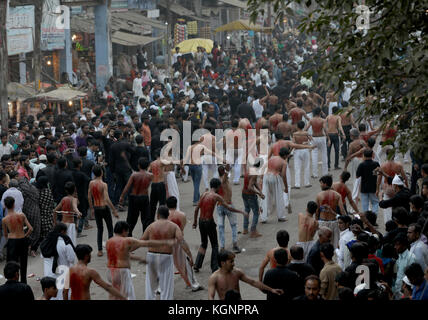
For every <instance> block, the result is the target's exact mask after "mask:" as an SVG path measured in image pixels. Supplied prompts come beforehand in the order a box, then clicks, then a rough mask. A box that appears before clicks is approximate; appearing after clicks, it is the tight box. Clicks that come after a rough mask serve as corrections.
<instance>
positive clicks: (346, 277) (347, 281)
mask: <svg viewBox="0 0 428 320" xmlns="http://www.w3.org/2000/svg"><path fill="white" fill-rule="evenodd" d="M334 281H336V282H337V284H338V285H339V286H344V287H348V288H351V287H352V286H353V285H352V278H351V274H350V273H349V272H347V271H341V272H339V273H338V274H336V277H335V278H334Z"/></svg>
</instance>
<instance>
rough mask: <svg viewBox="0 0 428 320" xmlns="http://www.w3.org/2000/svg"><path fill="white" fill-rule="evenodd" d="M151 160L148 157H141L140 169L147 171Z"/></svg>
mask: <svg viewBox="0 0 428 320" xmlns="http://www.w3.org/2000/svg"><path fill="white" fill-rule="evenodd" d="M149 164H150V162H149V159H147V158H146V157H141V158H140V159H138V167H139V168H140V169H142V170H146V169H147V168H148V167H149Z"/></svg>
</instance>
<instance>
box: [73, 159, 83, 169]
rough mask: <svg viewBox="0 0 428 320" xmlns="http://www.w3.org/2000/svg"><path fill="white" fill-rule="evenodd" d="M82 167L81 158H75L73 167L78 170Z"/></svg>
mask: <svg viewBox="0 0 428 320" xmlns="http://www.w3.org/2000/svg"><path fill="white" fill-rule="evenodd" d="M81 165H82V160H81V159H79V158H73V167H74V168H77V167H79V166H81Z"/></svg>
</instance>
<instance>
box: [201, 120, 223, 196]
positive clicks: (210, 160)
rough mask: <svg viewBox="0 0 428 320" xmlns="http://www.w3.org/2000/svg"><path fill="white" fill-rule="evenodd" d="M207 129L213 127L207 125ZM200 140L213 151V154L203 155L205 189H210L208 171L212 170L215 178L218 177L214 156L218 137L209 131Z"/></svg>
mask: <svg viewBox="0 0 428 320" xmlns="http://www.w3.org/2000/svg"><path fill="white" fill-rule="evenodd" d="M205 129H207V130H211V127H210V126H205ZM199 141H201V143H202V145H204V146H205V147H206V148H207V149H208V150H210V151H211V152H212V155H209V154H204V155H203V156H202V179H203V180H204V185H205V191H208V189H209V188H208V187H209V184H208V171H209V170H210V171H212V173H213V178H218V172H217V161H216V158H215V156H214V155H215V153H216V139H215V136H213V135H212V134H211V132H207V133H206V134H204V135H203V136H202V137H201V138H200V139H199Z"/></svg>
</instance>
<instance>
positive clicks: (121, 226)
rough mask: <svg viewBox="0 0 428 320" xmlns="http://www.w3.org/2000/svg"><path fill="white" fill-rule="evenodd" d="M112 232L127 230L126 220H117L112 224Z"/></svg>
mask: <svg viewBox="0 0 428 320" xmlns="http://www.w3.org/2000/svg"><path fill="white" fill-rule="evenodd" d="M113 231H114V233H117V234H121V233H123V231H129V224H128V222H126V221H118V222H116V224H115V225H114V230H113Z"/></svg>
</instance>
